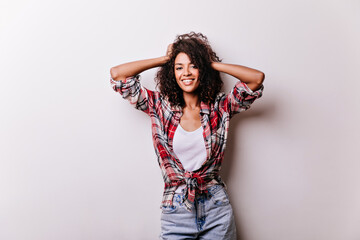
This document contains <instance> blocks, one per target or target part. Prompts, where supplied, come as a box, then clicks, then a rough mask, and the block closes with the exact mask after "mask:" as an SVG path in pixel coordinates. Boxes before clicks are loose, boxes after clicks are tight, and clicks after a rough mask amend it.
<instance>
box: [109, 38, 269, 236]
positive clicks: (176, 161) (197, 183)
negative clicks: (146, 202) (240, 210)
mask: <svg viewBox="0 0 360 240" xmlns="http://www.w3.org/2000/svg"><path fill="white" fill-rule="evenodd" d="M154 67H160V69H159V70H158V72H157V76H156V81H157V85H158V86H159V91H151V90H148V89H146V88H144V87H143V86H141V84H140V81H139V76H138V74H139V73H141V72H143V71H145V70H147V69H150V68H154ZM110 72H111V84H112V86H113V89H114V90H115V91H117V92H119V93H120V94H121V95H122V96H123V97H124V98H125V99H128V100H129V101H130V103H131V104H133V105H134V106H135V107H136V108H137V109H139V110H142V111H144V112H145V113H147V114H148V115H149V116H150V118H151V122H152V136H153V142H154V147H155V152H156V155H157V157H158V163H159V166H160V168H161V170H162V175H163V179H164V182H165V189H164V194H163V200H162V215H161V236H160V238H161V239H172V240H173V239H197V238H200V239H212V240H214V239H216V240H219V239H236V233H235V231H236V230H235V223H234V217H233V212H232V208H231V205H230V203H229V199H228V196H227V193H226V190H225V188H224V186H225V184H224V182H223V181H222V180H221V178H220V176H219V171H220V167H221V162H222V160H223V157H224V150H225V145H226V139H227V132H228V129H229V120H230V118H231V117H232V116H233V115H234V114H236V113H239V112H241V111H244V110H247V109H248V108H249V107H250V105H251V104H252V103H253V102H254V100H255V99H256V98H259V97H261V95H262V91H263V85H262V83H263V81H264V73H262V72H260V71H258V70H255V69H251V68H247V67H244V66H240V65H233V64H225V63H221V62H220V59H219V58H218V56H217V55H216V53H215V52H214V51H213V50H212V48H211V46H210V45H209V42H208V40H207V38H206V37H205V36H204V35H202V34H201V33H194V32H191V33H189V34H183V35H180V36H177V38H176V40H175V42H174V43H173V44H170V45H169V46H168V49H167V53H166V55H165V56H162V57H158V58H153V59H147V60H140V61H135V62H129V63H125V64H121V65H119V66H116V67H113V68H111V71H110ZM219 72H223V73H227V74H230V75H232V76H234V77H235V78H237V79H239V81H238V82H237V83H236V85H235V86H234V88H233V89H232V90H231V91H230V92H229V93H228V94H224V93H221V92H220V90H221V87H222V84H223V83H222V80H221V78H220V74H219Z"/></svg>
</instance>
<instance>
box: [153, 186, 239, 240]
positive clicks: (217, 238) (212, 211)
mask: <svg viewBox="0 0 360 240" xmlns="http://www.w3.org/2000/svg"><path fill="white" fill-rule="evenodd" d="M182 199H183V194H175V195H174V199H173V202H174V204H173V205H174V206H172V207H163V208H162V214H161V234H160V239H163V240H165V239H170V240H180V239H204V240H205V239H208V240H222V239H223V240H225V239H226V240H234V239H236V227H235V220H234V216H233V210H232V207H231V205H230V202H229V197H228V195H227V193H226V190H225V189H224V187H223V186H221V185H215V186H212V187H210V188H209V189H208V193H207V194H203V195H200V196H198V197H197V198H196V200H195V202H194V207H193V209H192V211H191V212H189V211H188V210H186V208H185V206H183V204H182Z"/></svg>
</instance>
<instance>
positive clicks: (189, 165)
mask: <svg viewBox="0 0 360 240" xmlns="http://www.w3.org/2000/svg"><path fill="white" fill-rule="evenodd" d="M173 149H174V152H175V154H176V156H177V157H178V159H179V160H180V162H181V164H182V165H183V167H184V169H185V170H186V171H189V172H192V171H195V170H198V169H199V168H200V167H201V166H202V164H203V163H204V162H205V160H206V147H205V141H204V137H203V127H202V126H200V127H199V128H198V129H196V130H195V131H192V132H188V131H186V130H185V129H183V128H182V127H181V125H180V124H179V125H178V127H177V128H176V130H175V133H174V139H173ZM184 188H185V185H181V186H179V187H178V188H177V189H176V191H175V192H176V193H180V192H181V190H182V189H184Z"/></svg>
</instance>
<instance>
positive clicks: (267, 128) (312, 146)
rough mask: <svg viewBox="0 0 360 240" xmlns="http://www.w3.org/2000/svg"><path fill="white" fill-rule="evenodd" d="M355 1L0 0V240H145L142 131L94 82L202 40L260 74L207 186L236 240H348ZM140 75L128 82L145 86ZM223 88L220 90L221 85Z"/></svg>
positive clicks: (353, 188) (146, 143)
mask: <svg viewBox="0 0 360 240" xmlns="http://www.w3.org/2000/svg"><path fill="white" fill-rule="evenodd" d="M359 10H360V2H359V1H356V0H345V1H343V0H338V1H328V0H318V1H314V0H301V1H300V0H296V1H286V0H274V1H266V0H242V1H237V0H227V1H209V0H198V1H189V0H183V1H166V0H163V1H160V0H156V1H139V0H134V1H85V0H83V1H69V0H64V1H45V0H34V1H25V0H22V1H21V0H17V1H10V0H6V1H1V4H0V79H1V88H0V114H1V118H0V144H1V145H0V147H1V150H0V239H3V240H23V239H27V240H48V239H52V240H57V239H58V240H63V239H76V240H82V239H83V240H92V239H93V240H95V239H106V240H113V239H114V240H115V239H157V237H158V235H159V232H160V208H159V206H160V202H161V196H162V190H163V182H162V177H161V173H160V168H159V166H158V164H157V161H156V156H155V153H154V149H153V144H152V140H151V129H150V119H149V118H148V117H147V116H146V115H145V114H144V113H142V112H140V111H137V110H135V109H133V108H132V107H131V106H130V104H129V103H128V102H127V101H125V100H123V99H122V98H121V96H120V95H119V94H117V93H115V92H114V91H113V90H112V89H111V87H110V84H109V69H110V67H112V66H115V65H118V64H120V63H123V62H127V61H133V60H139V59H145V58H152V57H158V56H162V55H163V54H164V53H165V51H166V47H167V45H168V44H169V43H171V42H172V41H173V40H174V39H175V36H176V35H177V34H182V33H185V32H189V31H196V32H202V33H204V34H205V35H207V36H208V38H209V40H210V42H211V44H212V46H213V48H214V49H215V51H216V52H217V53H218V55H219V56H220V57H221V58H222V59H223V62H226V63H235V64H241V65H245V66H249V67H253V68H256V69H259V70H261V71H263V72H265V74H266V79H265V82H264V85H265V90H264V95H263V97H262V98H261V99H259V100H257V101H256V102H255V103H254V104H253V105H252V108H251V109H250V110H248V111H246V112H244V113H241V114H239V115H237V116H236V117H234V118H233V119H232V121H231V127H230V135H229V141H228V148H227V152H226V154H225V160H224V164H223V171H222V176H223V178H224V179H225V181H226V183H227V185H228V191H229V194H230V199H231V202H232V206H233V208H234V211H235V216H236V223H237V230H238V236H239V239H242V240H289V239H291V240H319V239H326V240H358V239H360V228H359V225H360V187H359V185H360V175H359V168H360V161H359V153H360V150H359V149H360V145H359V143H360V139H359V133H360V131H359V130H360V127H359V122H360V109H359V100H360V98H359V94H358V92H357V90H358V88H359V86H360V84H359V80H360V74H359V70H358V67H359V63H360V47H359V42H360V14H359V12H360V11H359ZM155 71H156V69H153V70H149V71H147V72H144V73H143V74H142V80H141V81H142V83H143V85H145V86H146V87H148V88H150V89H155V84H154V81H153V78H154V74H155ZM223 80H224V82H225V87H224V91H229V89H230V88H231V87H232V86H233V85H234V84H235V82H236V80H235V79H234V78H232V77H229V76H226V75H223Z"/></svg>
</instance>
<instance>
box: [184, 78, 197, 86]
mask: <svg viewBox="0 0 360 240" xmlns="http://www.w3.org/2000/svg"><path fill="white" fill-rule="evenodd" d="M194 80H195V79H193V78H191V79H183V80H181V81H182V82H183V83H184V85H185V86H189V85H191V84H192V83H193V81H194Z"/></svg>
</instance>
